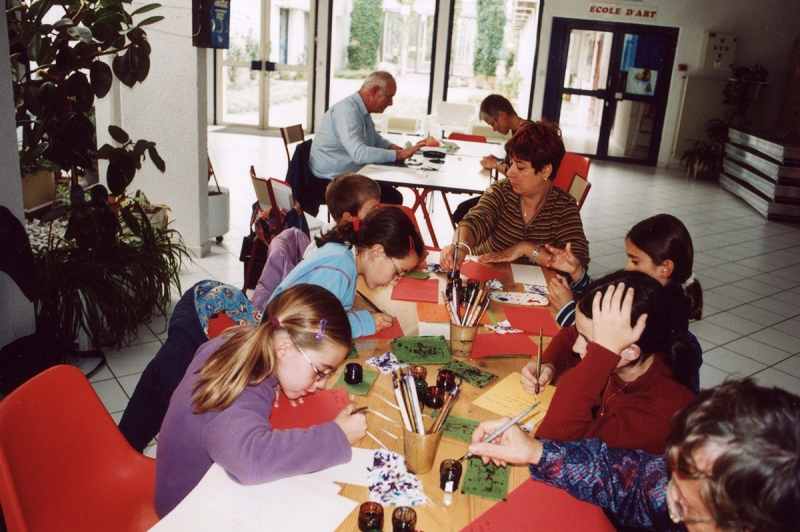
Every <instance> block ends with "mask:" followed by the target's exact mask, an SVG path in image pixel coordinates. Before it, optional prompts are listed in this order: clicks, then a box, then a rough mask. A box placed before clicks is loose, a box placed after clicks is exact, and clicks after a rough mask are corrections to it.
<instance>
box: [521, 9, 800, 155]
mask: <svg viewBox="0 0 800 532" xmlns="http://www.w3.org/2000/svg"><path fill="white" fill-rule="evenodd" d="M609 3H614V2H609ZM615 3H617V4H619V5H623V6H631V7H637V8H638V7H641V8H646V7H649V6H652V7H657V8H658V18H657V19H656V21H655V22H650V23H649V24H653V25H658V26H670V27H675V28H679V30H680V33H679V35H678V47H677V50H676V54H675V64H674V66H673V72H672V79H671V82H670V95H669V101H668V104H667V110H666V116H665V119H664V130H663V135H662V138H661V148H660V151H659V155H658V159H659V164H661V165H663V164H666V163H667V162H668V161H669V155H670V151H671V146H672V141H673V137H674V134H675V128H676V126H677V118H678V114H679V104H680V96H681V95H680V90H681V83H680V81H681V80H680V74H679V73H678V71H677V66H678V64H680V63H684V64H687V65H689V72H694V71H696V70H697V69H698V68H699V63H700V49H701V46H702V44H703V35H704V33H705V32H706V31H717V32H722V33H733V34H736V35H738V43H737V47H736V57H735V60H736V62H737V63H738V64H741V65H745V66H749V67H751V66H753V65H754V64H755V63H761V64H762V65H764V66H765V67H766V68H767V69H768V70H769V72H770V82H771V83H772V86H771V87H770V89H769V91H768V96H767V100H766V102H765V104H766V105H765V109H766V113H765V116H764V121H763V123H762V124H760V125H761V126H762V127H766V128H770V127H775V125H776V124H777V120H778V114H779V112H780V105H781V101H782V99H783V92H784V89H785V87H786V74H787V69H788V62H789V60H790V57H791V50H792V44H793V43H794V40H795V38H797V37H800V25H799V24H798V21H799V20H800V1H798V0H644V1H643V2H642V3H638V2H624V1H619V0H618V1H617V2H615ZM589 5H590V2H589V1H588V0H559V1H558V2H546V3H545V5H544V13H543V20H542V35H541V38H540V40H539V45H540V49H539V64H538V71H537V72H536V77H537V78H536V94H534V99H533V108H532V112H531V116H532V117H534V118H536V117H539V116H541V113H542V100H543V96H544V82H545V73H546V70H547V62H548V55H549V52H550V50H549V48H550V37H551V28H552V23H553V17H564V18H577V19H588V18H590V17H589V14H588V6H589Z"/></svg>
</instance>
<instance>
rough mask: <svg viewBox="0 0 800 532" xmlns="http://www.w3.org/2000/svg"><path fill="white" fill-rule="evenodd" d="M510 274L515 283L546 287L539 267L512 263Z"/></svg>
mask: <svg viewBox="0 0 800 532" xmlns="http://www.w3.org/2000/svg"><path fill="white" fill-rule="evenodd" d="M511 274H512V275H513V276H514V282H515V283H521V284H538V285H541V286H547V280H546V279H545V278H544V273H543V272H542V268H541V267H540V266H534V265H533V264H517V263H514V262H512V263H511Z"/></svg>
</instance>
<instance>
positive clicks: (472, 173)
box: [359, 143, 491, 193]
mask: <svg viewBox="0 0 800 532" xmlns="http://www.w3.org/2000/svg"><path fill="white" fill-rule="evenodd" d="M472 144H475V143H472ZM414 159H415V160H419V161H421V160H424V159H425V158H424V157H422V155H421V154H420V155H416V154H415V156H414ZM444 161H445V162H444V164H441V165H439V164H431V163H430V162H426V163H425V166H424V167H420V168H419V169H416V170H415V169H414V167H401V166H393V165H378V164H368V165H366V166H364V167H363V168H361V170H359V173H360V174H362V175H365V176H367V177H370V178H372V179H374V180H375V181H378V182H379V183H389V184H392V185H403V186H408V187H415V188H426V189H430V190H442V191H444V192H454V193H476V192H483V191H485V190H486V189H487V188H488V187H489V185H491V173H490V171H489V170H486V169H485V168H483V167H482V166H481V165H480V163H479V162H478V159H477V158H475V157H462V156H460V155H447V156H446V157H445V159H444ZM429 167H438V170H433V169H428V168H429Z"/></svg>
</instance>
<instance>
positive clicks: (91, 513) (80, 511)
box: [0, 366, 158, 532]
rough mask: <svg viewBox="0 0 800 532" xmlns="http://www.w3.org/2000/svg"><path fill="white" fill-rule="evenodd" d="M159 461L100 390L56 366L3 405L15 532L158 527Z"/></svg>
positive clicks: (4, 466)
mask: <svg viewBox="0 0 800 532" xmlns="http://www.w3.org/2000/svg"><path fill="white" fill-rule="evenodd" d="M155 477H156V464H155V460H153V459H152V458H148V457H146V456H143V455H141V454H139V453H137V452H136V451H134V450H133V448H132V447H131V446H130V445H129V444H128V442H127V441H125V438H124V437H123V436H122V433H121V432H120V431H119V429H118V428H117V426H116V424H115V423H114V420H113V419H111V416H110V415H109V414H108V412H107V411H106V408H105V406H103V403H102V402H101V401H100V398H99V397H98V396H97V394H96V393H95V391H94V389H93V388H92V385H91V384H89V381H87V380H86V377H84V376H83V373H81V372H80V371H79V370H77V369H76V368H73V367H72V366H56V367H54V368H50V369H48V370H47V371H45V372H43V373H41V374H39V375H37V376H36V377H33V378H32V379H31V380H29V381H28V382H26V383H25V384H23V385H22V386H20V387H19V388H17V389H16V390H15V391H14V392H12V393H11V394H9V395H8V396H7V397H6V398H5V399H3V401H2V402H0V504H2V508H3V514H4V517H5V521H6V526H7V528H8V530H9V532H51V531H53V530H80V531H81V532H95V531H96V532H108V531H110V530H113V531H115V532H134V531H136V532H138V531H145V530H148V529H149V528H150V527H152V526H153V525H155V524H156V523H157V522H158V517H157V516H156V513H155V509H154V506H153V504H154V503H153V496H154V492H155Z"/></svg>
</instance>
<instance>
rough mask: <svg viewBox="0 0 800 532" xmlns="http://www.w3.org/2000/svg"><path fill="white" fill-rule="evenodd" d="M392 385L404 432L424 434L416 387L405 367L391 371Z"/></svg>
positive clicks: (408, 370)
mask: <svg viewBox="0 0 800 532" xmlns="http://www.w3.org/2000/svg"><path fill="white" fill-rule="evenodd" d="M392 385H393V386H394V395H395V398H396V399H397V406H399V407H400V416H401V417H402V418H403V425H404V426H405V428H406V430H409V431H411V432H416V433H417V434H425V427H424V426H423V424H422V407H421V406H420V402H419V396H418V395H417V386H416V383H415V382H414V376H413V375H411V370H410V369H409V368H407V367H402V368H398V369H396V370H393V371H392Z"/></svg>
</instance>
